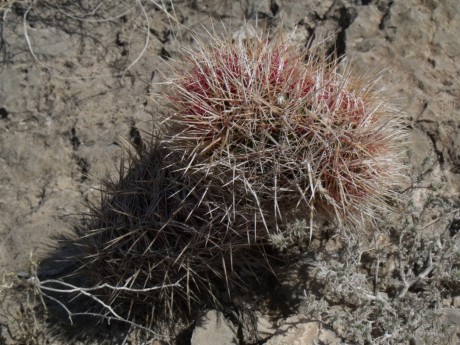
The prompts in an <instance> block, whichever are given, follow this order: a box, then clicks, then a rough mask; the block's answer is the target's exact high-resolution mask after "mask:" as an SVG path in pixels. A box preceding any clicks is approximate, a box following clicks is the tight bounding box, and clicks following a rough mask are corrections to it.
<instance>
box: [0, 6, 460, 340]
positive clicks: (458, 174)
mask: <svg viewBox="0 0 460 345" xmlns="http://www.w3.org/2000/svg"><path fill="white" fill-rule="evenodd" d="M2 6H5V7H4V8H3V9H2V12H0V14H1V19H0V20H1V26H0V34H1V37H0V52H1V65H0V186H1V193H0V272H1V273H2V274H4V275H5V278H4V282H3V285H2V289H1V292H2V294H4V295H6V299H4V302H3V313H0V314H2V317H1V318H0V322H1V331H2V333H1V337H0V343H2V342H4V343H6V344H11V343H13V344H14V343H27V344H41V343H52V344H58V343H66V342H65V341H64V340H62V339H61V338H60V340H56V339H57V337H55V336H54V335H52V334H53V332H47V331H43V330H44V329H43V327H39V328H40V329H38V328H37V327H36V325H37V324H39V323H40V320H37V319H34V318H33V317H32V318H31V316H30V315H29V316H28V317H29V318H27V317H26V316H27V315H26V316H24V315H25V314H27V310H26V309H27V303H26V302H25V301H20V300H18V299H17V295H15V294H14V293H13V292H14V291H13V292H12V291H11V290H12V289H10V288H8V286H9V285H8V282H9V281H10V280H8V279H9V277H10V275H9V274H10V273H12V274H17V273H18V272H21V271H27V269H28V267H29V264H30V261H31V257H32V261H33V260H35V259H36V258H39V257H40V256H41V255H42V253H43V252H46V251H47V250H49V249H48V248H49V247H48V246H49V245H50V244H53V243H55V242H53V241H54V240H53V236H54V237H55V236H56V235H57V234H60V233H65V232H68V231H69V230H70V229H71V224H72V222H76V221H78V216H77V214H79V213H81V212H85V211H86V210H87V202H88V201H93V202H97V200H98V196H99V192H98V190H97V188H98V186H99V185H100V181H99V178H100V177H103V176H106V174H115V173H116V167H117V165H118V164H119V162H120V157H121V156H122V145H123V140H128V141H131V142H132V143H136V141H138V140H139V138H142V136H143V131H150V130H151V128H152V126H153V125H154V122H155V119H156V118H157V117H156V116H157V114H156V111H157V109H156V107H155V103H154V102H153V101H152V96H151V94H152V93H155V92H156V91H157V90H158V86H157V85H156V84H155V83H157V82H161V81H162V80H163V76H162V73H164V71H166V70H167V69H166V68H165V64H166V62H167V61H168V60H170V59H174V58H175V57H177V56H178V55H177V53H178V50H179V47H180V46H182V45H187V44H190V43H191V42H192V32H193V31H194V32H196V33H202V32H203V31H204V28H205V27H208V28H209V27H210V25H211V24H212V25H214V26H215V30H216V31H221V30H222V24H224V25H225V27H226V30H227V31H228V32H230V33H232V32H234V31H236V30H237V29H238V28H240V27H241V26H242V25H244V23H245V22H248V23H255V22H256V20H257V23H258V25H266V26H267V27H268V28H269V29H271V30H275V29H282V30H286V31H291V30H293V29H294V28H295V30H296V34H295V36H294V37H295V39H296V40H298V41H299V43H303V44H306V43H307V42H308V40H309V39H311V38H313V37H315V38H316V39H318V38H319V37H328V38H329V40H331V42H333V43H334V44H335V47H336V50H337V52H338V53H339V54H343V53H346V54H350V55H351V56H353V58H354V59H355V62H356V65H357V66H358V68H359V69H363V70H370V69H375V68H378V67H385V73H384V76H383V83H384V84H386V85H388V88H390V89H392V90H394V91H395V98H396V102H397V103H398V105H399V106H400V107H401V109H402V111H404V112H405V113H407V116H408V128H409V132H410V144H409V147H408V151H407V162H408V166H409V168H408V172H407V181H406V185H405V188H403V190H401V193H402V194H403V197H404V201H403V202H402V205H400V206H398V207H397V212H396V214H389V215H386V217H385V219H383V220H382V224H381V226H380V227H381V230H380V231H379V232H378V233H377V234H376V235H375V236H369V238H368V239H366V240H359V241H358V240H357V239H354V238H352V239H347V241H345V240H343V239H340V237H336V236H326V235H324V234H317V235H316V236H315V237H314V240H313V241H312V242H311V243H310V244H309V245H308V246H306V247H302V250H301V252H302V251H303V252H304V255H300V256H299V259H298V260H297V261H296V263H295V264H292V265H290V266H289V269H283V272H280V277H279V281H280V283H279V286H278V287H276V289H275V290H277V297H276V299H277V300H278V301H279V300H283V299H284V301H283V303H282V304H283V306H287V307H288V308H287V309H284V312H283V313H281V312H280V310H282V309H283V308H284V307H283V308H281V307H277V308H273V307H272V308H271V307H269V306H267V305H268V304H269V302H267V300H264V299H263V298H261V301H259V302H260V303H259V304H257V303H255V304H253V305H251V308H252V309H253V311H251V312H242V313H241V315H239V316H238V318H237V319H239V320H240V321H241V320H243V321H242V322H240V323H238V322H235V320H234V319H233V320H232V318H231V317H229V316H228V315H226V317H224V316H223V315H222V314H220V313H218V312H216V311H209V312H208V313H207V314H206V315H204V316H203V319H202V320H199V322H197V323H196V327H195V326H192V327H191V328H189V329H188V331H187V332H185V333H184V334H185V335H184V336H183V337H182V338H183V339H182V340H180V341H181V342H183V343H191V344H194V345H203V344H232V343H233V344H237V343H240V344H243V343H245V344H270V345H274V344H318V343H320V344H342V343H349V344H352V343H358V344H373V343H377V344H386V343H388V344H393V343H394V344H396V343H398V344H399V343H400V344H417V345H418V344H425V343H426V344H434V343H437V344H451V345H454V344H458V343H459V342H460V274H459V270H460V258H459V255H460V254H459V253H458V250H459V246H460V244H459V237H460V236H457V234H458V231H459V228H460V225H459V224H460V213H459V211H458V210H459V207H460V199H459V197H460V153H459V149H460V147H459V145H460V120H459V111H460V35H459V33H460V2H458V1H457V0H445V1H434V0H432V1H425V0H370V1H364V0H324V1H319V0H304V1H294V0H271V1H269V0H241V1H227V0H220V1H218V0H194V1H185V0H184V1H181V0H174V1H173V2H172V3H169V2H158V3H157V2H156V1H142V0H138V1H134V0H133V1H128V0H126V1H111V2H110V1H109V2H98V1H75V0H72V1H53V0H50V1H41V0H36V1H16V2H10V3H9V2H6V3H5V4H4V3H3V2H2ZM457 217H459V218H457ZM344 243H347V244H346V245H345V244H344ZM13 290H14V289H13ZM21 313H22V314H21ZM21 315H22V316H21ZM246 317H247V318H251V320H252V321H251V322H249V321H247V322H245V321H244V320H245V318H246ZM24 318H25V320H28V321H27V322H26V323H28V326H29V327H28V326H27V325H24V321H21V320H24ZM15 320H16V321H15ZM21 322H22V324H21ZM249 324H251V325H252V326H253V328H254V331H253V332H250V331H249V330H248V328H249V327H247V325H249ZM244 325H246V327H244ZM8 329H9V330H10V332H8ZM39 331H43V334H42V333H40V332H39ZM34 332H35V333H34ZM11 337H13V338H16V340H12V339H11ZM34 337H35V338H34ZM25 339H29V342H26V340H25ZM30 339H35V340H34V341H36V342H33V341H32V340H30ZM134 339H135V338H134V337H128V336H126V337H122V339H121V340H113V339H112V340H106V343H107V344H109V343H120V344H121V343H123V344H128V343H131V344H135V343H136V340H134ZM46 341H48V342H46ZM73 341H75V342H74V343H76V340H73ZM144 341H145V340H144ZM69 343H70V342H69ZM79 343H83V344H89V343H91V333H90V334H89V335H88V334H87V335H86V336H85V337H84V338H81V339H80V340H79ZM139 343H140V342H139ZM144 343H153V340H151V342H144Z"/></svg>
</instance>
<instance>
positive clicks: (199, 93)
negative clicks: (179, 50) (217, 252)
mask: <svg viewBox="0 0 460 345" xmlns="http://www.w3.org/2000/svg"><path fill="white" fill-rule="evenodd" d="M324 50H325V49H323V48H321V47H319V48H316V49H310V50H309V51H307V52H305V51H302V50H301V49H299V47H297V46H296V45H295V44H294V43H292V42H291V41H290V40H289V39H288V38H282V37H278V38H269V37H268V36H266V35H263V34H253V35H252V37H250V38H248V39H244V40H243V39H234V40H231V39H225V38H219V37H207V38H206V39H205V40H204V41H199V40H198V41H197V42H196V45H195V46H194V47H193V48H190V49H186V50H185V51H184V53H183V61H184V65H181V66H180V67H178V68H175V70H174V74H175V75H174V77H173V78H172V79H171V80H170V83H169V85H170V86H169V89H168V90H167V93H165V95H166V96H165V97H166V98H167V101H168V103H169V104H168V107H169V108H168V110H167V111H168V120H167V121H165V123H166V124H167V125H169V128H168V129H167V130H168V132H169V133H170V141H171V144H172V147H174V148H175V149H177V150H179V151H185V154H184V159H185V160H186V161H187V164H186V165H187V166H188V169H189V170H190V171H192V172H195V173H203V174H204V176H206V179H208V181H213V182H211V183H218V184H221V185H223V186H228V187H229V190H230V191H231V193H233V195H234V198H235V199H239V198H241V197H244V196H248V197H249V198H250V199H252V200H253V202H254V204H256V205H257V207H258V208H259V211H260V212H256V213H258V214H257V215H254V216H256V217H259V218H261V222H262V223H263V224H264V226H265V228H266V229H267V230H268V231H269V232H270V231H272V230H271V229H274V228H279V225H280V224H282V223H283V221H284V219H285V218H287V216H288V215H289V214H290V213H292V212H294V211H295V210H297V211H295V212H296V214H297V215H298V213H299V211H300V212H301V213H302V212H303V211H302V210H304V211H305V218H310V217H311V215H313V216H314V215H315V214H317V215H322V216H326V217H328V218H329V219H334V220H335V221H336V222H337V223H339V224H342V225H347V226H349V227H350V226H351V227H356V226H361V225H362V224H363V223H364V222H366V221H367V220H369V219H372V218H373V217H374V216H375V210H376V209H379V208H385V207H386V201H387V199H388V197H392V196H393V194H394V192H393V191H394V187H395V185H397V184H398V182H399V178H400V171H401V169H402V167H403V165H402V163H401V160H400V153H401V152H402V144H403V142H404V137H405V131H404V122H403V117H402V116H401V114H400V112H399V111H398V110H397V109H396V108H395V107H393V105H392V103H391V102H390V99H389V97H388V96H387V95H386V93H385V92H384V89H382V88H380V87H378V86H377V79H378V76H377V77H376V74H370V75H367V76H364V75H363V74H359V73H356V71H354V70H353V68H352V67H351V64H350V63H348V62H346V59H344V58H341V59H335V58H333V57H331V56H325V54H324ZM251 210H252V211H251V212H253V208H251ZM237 212H242V213H244V212H246V210H245V209H240V210H237ZM229 216H231V215H230V214H229ZM260 216H262V217H260ZM247 217H248V218H249V219H250V217H251V215H249V214H248V215H247ZM269 222H272V223H273V222H274V224H275V227H272V226H271V225H269V224H268V223H269ZM272 225H273V224H272Z"/></svg>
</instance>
